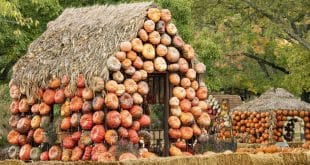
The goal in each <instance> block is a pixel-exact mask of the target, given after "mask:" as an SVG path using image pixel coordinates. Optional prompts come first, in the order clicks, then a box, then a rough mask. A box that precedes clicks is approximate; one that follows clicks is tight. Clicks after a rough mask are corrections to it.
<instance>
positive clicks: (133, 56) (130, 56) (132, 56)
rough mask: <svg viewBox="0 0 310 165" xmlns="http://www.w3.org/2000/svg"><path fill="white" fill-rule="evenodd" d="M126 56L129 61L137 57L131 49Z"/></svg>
mask: <svg viewBox="0 0 310 165" xmlns="http://www.w3.org/2000/svg"><path fill="white" fill-rule="evenodd" d="M126 57H127V58H128V59H129V60H131V61H135V59H136V58H137V53H136V52H135V51H132V50H131V51H129V52H127V54H126Z"/></svg>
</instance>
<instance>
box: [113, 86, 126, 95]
mask: <svg viewBox="0 0 310 165" xmlns="http://www.w3.org/2000/svg"><path fill="white" fill-rule="evenodd" d="M125 92H126V88H125V85H124V84H118V85H117V90H116V92H115V93H116V95H117V96H122V95H123V94H124V93H125Z"/></svg>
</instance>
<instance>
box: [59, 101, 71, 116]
mask: <svg viewBox="0 0 310 165" xmlns="http://www.w3.org/2000/svg"><path fill="white" fill-rule="evenodd" d="M70 114H71V111H70V102H69V101H66V102H65V103H64V104H62V105H61V108H60V116H64V117H68V116H70Z"/></svg>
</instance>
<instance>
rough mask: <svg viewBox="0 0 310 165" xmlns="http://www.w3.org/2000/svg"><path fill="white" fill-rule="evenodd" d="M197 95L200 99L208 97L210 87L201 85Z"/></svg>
mask: <svg viewBox="0 0 310 165" xmlns="http://www.w3.org/2000/svg"><path fill="white" fill-rule="evenodd" d="M196 96H197V97H198V98H199V99H200V100H205V99H207V98H208V88H207V87H199V88H198V90H197V91H196Z"/></svg>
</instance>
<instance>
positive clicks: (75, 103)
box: [70, 96, 84, 112]
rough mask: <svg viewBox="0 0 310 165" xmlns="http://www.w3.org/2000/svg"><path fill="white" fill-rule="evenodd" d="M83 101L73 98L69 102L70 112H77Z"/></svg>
mask: <svg viewBox="0 0 310 165" xmlns="http://www.w3.org/2000/svg"><path fill="white" fill-rule="evenodd" d="M83 103H84V102H83V99H82V98H81V97H78V96H75V97H73V98H72V99H71V101H70V110H71V111H73V112H79V111H80V110H81V109H82V107H83Z"/></svg>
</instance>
